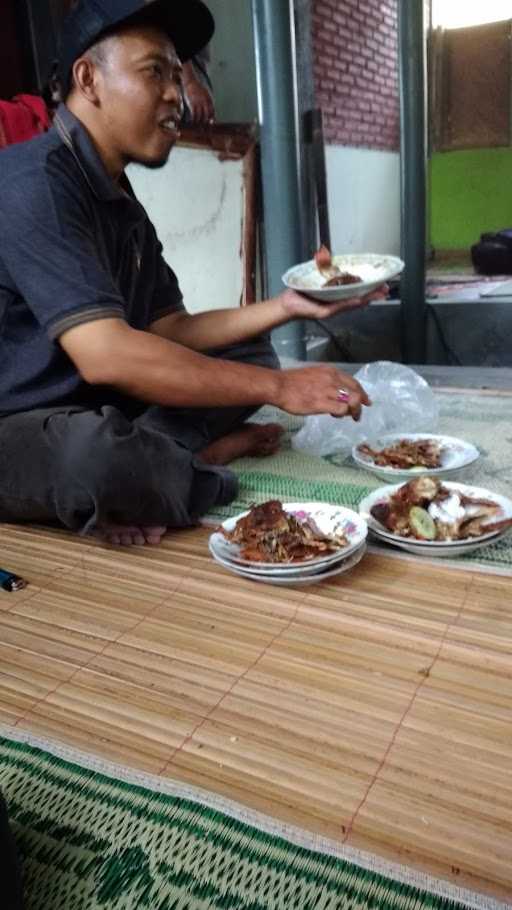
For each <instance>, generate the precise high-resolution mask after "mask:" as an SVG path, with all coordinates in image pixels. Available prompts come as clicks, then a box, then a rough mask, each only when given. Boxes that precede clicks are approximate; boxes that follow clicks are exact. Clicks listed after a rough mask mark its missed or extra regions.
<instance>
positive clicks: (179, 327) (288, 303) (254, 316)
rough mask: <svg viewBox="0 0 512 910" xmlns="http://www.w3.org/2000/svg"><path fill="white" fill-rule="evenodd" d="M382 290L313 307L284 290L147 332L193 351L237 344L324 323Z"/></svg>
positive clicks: (168, 320) (178, 316)
mask: <svg viewBox="0 0 512 910" xmlns="http://www.w3.org/2000/svg"><path fill="white" fill-rule="evenodd" d="M386 292H387V288H385V287H383V288H381V289H380V290H377V291H375V292H374V293H373V294H369V295H368V296H366V297H358V298H350V299H348V300H341V301H339V302H338V303H329V304H326V303H315V301H314V300H311V299H310V298H308V297H304V296H303V295H302V294H297V293H295V291H290V290H286V291H283V293H282V294H279V295H278V296H277V297H273V298H271V299H270V300H264V301H262V302H261V303H253V304H251V305H250V306H246V307H237V308H236V309H230V310H211V311H209V312H206V313H196V314H194V315H190V314H189V313H185V312H180V313H173V314H171V315H170V316H164V317H163V318H162V319H159V320H157V321H156V322H154V323H153V324H152V325H151V326H150V332H152V333H153V334H155V335H159V336H160V337H161V338H167V339H168V340H169V341H174V342H176V343H177V344H182V345H184V346H185V347H187V348H191V349H192V350H194V351H207V350H212V349H214V348H221V347H227V346H228V345H232V344H238V343H240V342H242V341H247V340H248V339H249V338H254V337H255V336H256V335H261V334H262V333H263V332H269V331H271V330H272V329H275V328H277V327H278V326H280V325H284V324H285V323H286V322H290V321H291V320H292V319H326V318H328V317H329V316H334V315H335V314H336V313H341V312H346V311H347V310H353V309H358V308H360V307H364V306H367V305H368V304H369V303H370V302H371V301H372V300H377V299H379V298H381V297H382V296H384V295H385V293H386Z"/></svg>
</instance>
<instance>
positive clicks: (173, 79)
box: [97, 26, 183, 167]
mask: <svg viewBox="0 0 512 910" xmlns="http://www.w3.org/2000/svg"><path fill="white" fill-rule="evenodd" d="M104 57H105V59H104V62H103V64H102V65H101V67H100V69H99V71H98V74H97V79H98V82H97V86H98V98H99V102H100V107H99V109H100V111H101V115H102V129H103V138H104V139H105V140H106V141H107V142H108V143H109V144H110V146H111V151H112V153H113V154H115V155H118V156H119V159H120V160H121V161H122V162H123V163H124V165H126V164H128V163H130V162H132V161H134V162H138V163H139V164H143V165H146V166H148V167H161V166H162V165H163V164H165V162H166V161H167V159H168V157H169V153H170V151H171V149H172V147H173V145H174V144H175V143H176V141H177V139H178V137H179V131H178V130H179V124H180V120H181V117H182V115H183V101H182V94H181V69H182V68H181V63H180V61H179V60H178V57H177V55H176V51H175V49H174V46H173V44H172V43H171V41H170V40H169V38H168V37H167V36H166V35H165V34H164V32H162V31H161V30H160V29H158V28H155V27H153V26H138V27H134V28H131V29H127V30H126V31H124V32H122V33H121V34H119V35H115V36H113V37H112V38H109V39H107V41H106V42H105V48H104Z"/></svg>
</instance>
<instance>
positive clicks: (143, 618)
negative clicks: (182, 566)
mask: <svg viewBox="0 0 512 910" xmlns="http://www.w3.org/2000/svg"><path fill="white" fill-rule="evenodd" d="M80 568H81V569H82V572H83V574H84V577H85V578H86V579H87V566H86V564H85V557H82V559H81V560H80V561H79V562H78V563H77V564H76V565H75V566H73V567H72V568H71V569H69V570H68V571H67V572H66V573H65V574H62V575H61V576H60V578H61V579H63V578H65V577H66V574H68V572H69V574H71V573H72V572H74V571H75V569H80ZM186 580H187V579H186V577H185V576H183V577H182V578H180V580H179V582H177V584H176V587H175V588H173V590H172V592H171V594H169V593H167V594H166V595H165V597H164V598H163V600H161V601H158V603H156V604H155V605H154V606H153V607H151V609H150V610H149V611H148V612H147V613H145V614H144V616H141V617H140V619H138V620H137V622H136V623H135V625H133V626H130V628H129V629H123V630H122V632H120V633H119V635H118V636H117V638H109V639H107V640H106V641H105V644H104V645H103V647H102V648H101V649H100V650H99V651H95V652H94V654H91V656H90V657H89V659H88V660H86V661H85V663H83V664H78V666H77V667H76V668H75V669H74V670H73V672H72V674H71V676H68V678H67V679H61V680H59V682H58V683H57V685H56V686H54V688H53V689H50V691H49V692H46V694H45V695H44V696H43V697H42V698H38V699H36V701H35V702H34V704H33V705H32V707H31V708H28V709H27V711H25V713H24V714H22V716H21V717H18V720H17V721H16V722H15V723H14V724H12V725H11V726H13V727H17V726H18V724H20V723H22V721H24V720H26V718H27V715H28V714H32V713H33V712H34V711H35V709H36V708H38V707H39V705H41V704H44V702H45V701H46V700H47V699H48V698H49V697H50V695H55V693H56V692H57V691H58V690H59V689H60V688H61V686H68V685H69V683H70V682H71V681H72V680H73V679H74V678H75V676H76V675H77V673H81V672H82V670H87V669H89V665H90V664H91V663H92V661H93V660H96V658H98V657H101V655H102V654H104V653H105V651H106V650H107V648H109V647H110V646H111V645H116V644H117V643H118V642H119V641H120V639H121V638H122V637H123V636H124V635H128V634H130V635H131V634H132V633H133V632H135V629H137V628H138V627H139V626H140V625H141V624H142V623H143V622H145V621H146V620H147V619H149V618H150V616H151V615H152V614H153V613H154V612H155V610H158V609H159V608H160V607H164V606H165V605H166V603H167V601H168V600H169V598H170V597H173V596H174V594H177V593H178V591H179V590H180V588H181V586H182V585H183V584H184V583H185V581H186ZM37 593H40V590H38V592H37ZM33 596H34V597H35V596H36V595H35V594H34V595H33ZM29 600H32V598H30V597H28V598H27V599H26V600H25V601H24V602H23V603H24V604H25V603H28V601H29Z"/></svg>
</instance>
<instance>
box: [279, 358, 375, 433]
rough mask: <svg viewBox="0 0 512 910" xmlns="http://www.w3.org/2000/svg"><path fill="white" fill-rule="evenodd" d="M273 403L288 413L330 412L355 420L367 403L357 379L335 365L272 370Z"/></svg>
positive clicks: (364, 393) (336, 415)
mask: <svg viewBox="0 0 512 910" xmlns="http://www.w3.org/2000/svg"><path fill="white" fill-rule="evenodd" d="M275 381H276V383H277V395H276V397H275V399H274V400H273V401H272V402H271V404H275V405H277V406H278V407H280V408H281V409H282V410H283V411H288V413H289V414H301V415H307V414H332V416H333V417H347V416H350V417H352V418H353V419H354V420H359V418H360V417H361V410H362V407H363V405H366V406H369V405H370V404H371V401H370V399H369V398H368V395H367V394H366V392H365V390H364V389H363V387H362V386H361V385H360V384H359V382H358V381H357V379H354V377H353V376H350V374H349V373H345V372H343V370H338V369H336V367H333V366H328V365H322V366H311V367H300V368H299V369H293V370H282V371H281V372H279V373H276V376H275Z"/></svg>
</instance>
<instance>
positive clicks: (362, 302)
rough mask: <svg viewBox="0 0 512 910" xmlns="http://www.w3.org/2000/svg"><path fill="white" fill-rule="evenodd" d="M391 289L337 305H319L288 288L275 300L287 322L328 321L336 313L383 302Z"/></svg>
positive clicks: (384, 287) (385, 288)
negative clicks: (375, 302) (378, 301)
mask: <svg viewBox="0 0 512 910" xmlns="http://www.w3.org/2000/svg"><path fill="white" fill-rule="evenodd" d="M388 291H389V288H388V286H387V285H386V284H383V285H381V287H379V288H376V289H375V291H372V293H371V294H366V296H364V297H349V298H347V299H346V300H338V301H336V302H335V303H319V302H318V301H316V300H313V298H312V297H306V296H305V295H304V294H299V293H298V292H297V291H292V290H290V289H289V288H287V290H286V291H283V292H282V293H281V294H279V296H278V297H276V298H275V300H276V302H277V304H278V305H279V307H280V308H281V309H282V311H283V314H284V315H285V316H286V319H287V320H290V319H328V318H329V316H335V315H336V313H345V312H347V311H348V310H359V309H362V308H363V307H365V306H368V304H369V303H371V302H372V301H373V300H383V299H384V298H385V297H387V294H388Z"/></svg>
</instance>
